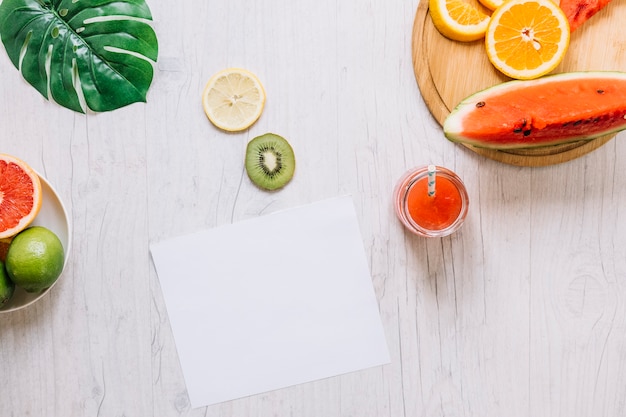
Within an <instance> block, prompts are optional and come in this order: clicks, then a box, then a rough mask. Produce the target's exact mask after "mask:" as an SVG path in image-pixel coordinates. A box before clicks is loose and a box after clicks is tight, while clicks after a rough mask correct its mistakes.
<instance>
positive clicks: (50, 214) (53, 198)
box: [0, 174, 72, 314]
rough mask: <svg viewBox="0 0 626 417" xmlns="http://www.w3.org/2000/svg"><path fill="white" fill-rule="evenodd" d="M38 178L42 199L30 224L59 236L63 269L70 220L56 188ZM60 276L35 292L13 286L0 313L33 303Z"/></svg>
mask: <svg viewBox="0 0 626 417" xmlns="http://www.w3.org/2000/svg"><path fill="white" fill-rule="evenodd" d="M38 175H39V174H38ZM39 179H40V180H41V192H42V196H43V200H42V202H41V209H40V210H39V214H37V217H36V218H35V220H33V222H32V223H31V226H43V227H46V228H48V229H50V230H52V231H53V232H54V233H55V234H56V235H57V236H58V237H59V239H60V240H61V243H62V244H63V250H64V252H65V262H64V263H63V270H65V266H66V265H67V261H68V259H69V255H70V250H71V246H72V227H71V221H70V218H69V216H68V215H67V211H66V210H65V206H64V205H63V202H62V201H61V199H60V198H59V195H58V194H57V192H56V190H55V189H54V188H53V187H52V185H50V183H49V182H48V181H47V180H46V179H45V178H44V177H42V176H41V175H39ZM62 277H63V272H61V276H59V278H58V279H57V280H56V281H55V283H54V284H52V286H50V287H49V288H46V289H45V290H43V291H40V292H37V293H28V292H26V291H24V290H23V289H21V288H19V287H15V293H14V294H13V297H11V300H9V302H8V303H6V304H5V305H4V306H2V308H0V314H2V313H8V312H10V311H15V310H19V309H22V308H24V307H27V306H29V305H31V304H33V303H35V302H36V301H37V300H39V299H41V298H42V297H43V296H44V295H46V294H47V293H48V291H50V289H51V288H52V287H53V286H54V285H55V284H56V283H57V282H59V280H60V279H61V278H62Z"/></svg>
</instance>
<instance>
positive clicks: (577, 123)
mask: <svg viewBox="0 0 626 417" xmlns="http://www.w3.org/2000/svg"><path fill="white" fill-rule="evenodd" d="M582 122H583V121H582V120H576V121H575V122H574V126H578V125H579V124H581V123H582Z"/></svg>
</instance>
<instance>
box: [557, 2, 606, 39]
mask: <svg viewBox="0 0 626 417" xmlns="http://www.w3.org/2000/svg"><path fill="white" fill-rule="evenodd" d="M610 1H611V0H561V3H560V4H559V5H560V7H561V10H563V12H564V13H565V16H567V20H568V21H569V29H570V32H573V31H575V30H576V29H578V28H579V27H580V25H582V24H583V23H585V22H586V21H587V20H589V19H590V18H591V16H593V15H594V14H596V13H598V12H599V11H600V10H602V9H603V8H604V6H606V5H607V4H609V2H610Z"/></svg>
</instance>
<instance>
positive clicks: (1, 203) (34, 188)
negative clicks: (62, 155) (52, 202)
mask: <svg viewBox="0 0 626 417" xmlns="http://www.w3.org/2000/svg"><path fill="white" fill-rule="evenodd" d="M41 200H42V194H41V182H40V181H39V176H38V175H37V173H36V172H35V171H33V169H32V168H31V167H30V166H28V164H26V163H25V162H24V161H22V160H20V159H18V158H15V157H13V156H10V155H4V154H0V239H4V238H8V237H11V236H13V235H16V234H17V233H19V232H21V231H22V230H24V229H25V228H26V227H27V226H28V225H29V224H30V223H31V222H32V221H33V220H34V219H35V217H36V216H37V214H38V213H39V209H41Z"/></svg>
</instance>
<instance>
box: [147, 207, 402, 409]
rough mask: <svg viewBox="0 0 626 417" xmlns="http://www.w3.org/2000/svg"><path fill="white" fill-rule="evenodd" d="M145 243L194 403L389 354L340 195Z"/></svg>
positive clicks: (368, 363) (366, 363)
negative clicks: (148, 246) (161, 292)
mask: <svg viewBox="0 0 626 417" xmlns="http://www.w3.org/2000/svg"><path fill="white" fill-rule="evenodd" d="M150 251H151V254H152V259H153V261H154V264H155V267H156V271H157V274H158V277H159V281H160V283H161V288H162V291H163V296H164V299H165V304H166V307H167V312H168V316H169V319H170V323H171V326H172V331H173V334H174V339H175V341H176V348H177V351H178V356H179V359H180V363H181V367H182V371H183V374H184V378H185V382H186V385H187V390H188V393H189V398H190V401H191V405H192V407H194V408H196V407H202V406H207V405H212V404H216V403H220V402H224V401H228V400H233V399H236V398H241V397H245V396H249V395H253V394H258V393H263V392H267V391H271V390H275V389H279V388H284V387H288V386H291V385H295V384H300V383H305V382H309V381H314V380H318V379H322V378H327V377H331V376H336V375H340V374H344V373H348V372H353V371H357V370H362V369H365V368H369V367H374V366H379V365H383V364H386V363H389V361H390V359H389V352H388V349H387V344H386V341H385V335H384V331H383V327H382V323H381V317H380V314H379V310H378V303H377V300H376V296H375V294H374V289H373V286H372V281H371V276H370V273H369V268H368V262H367V259H366V255H365V252H364V248H363V241H362V238H361V234H360V231H359V225H358V221H357V216H356V212H355V209H354V204H353V202H352V199H351V197H349V196H346V197H338V198H332V199H329V200H324V201H320V202H317V203H313V204H309V205H306V206H302V207H297V208H293V209H289V210H284V211H280V212H277V213H273V214H269V215H265V216H261V217H258V218H254V219H251V220H245V221H242V222H239V223H235V224H230V225H226V226H220V227H217V228H214V229H210V230H204V231H201V232H198V233H194V234H190V235H186V236H181V237H177V238H173V239H168V240H165V241H161V242H158V243H154V244H152V245H151V246H150Z"/></svg>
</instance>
